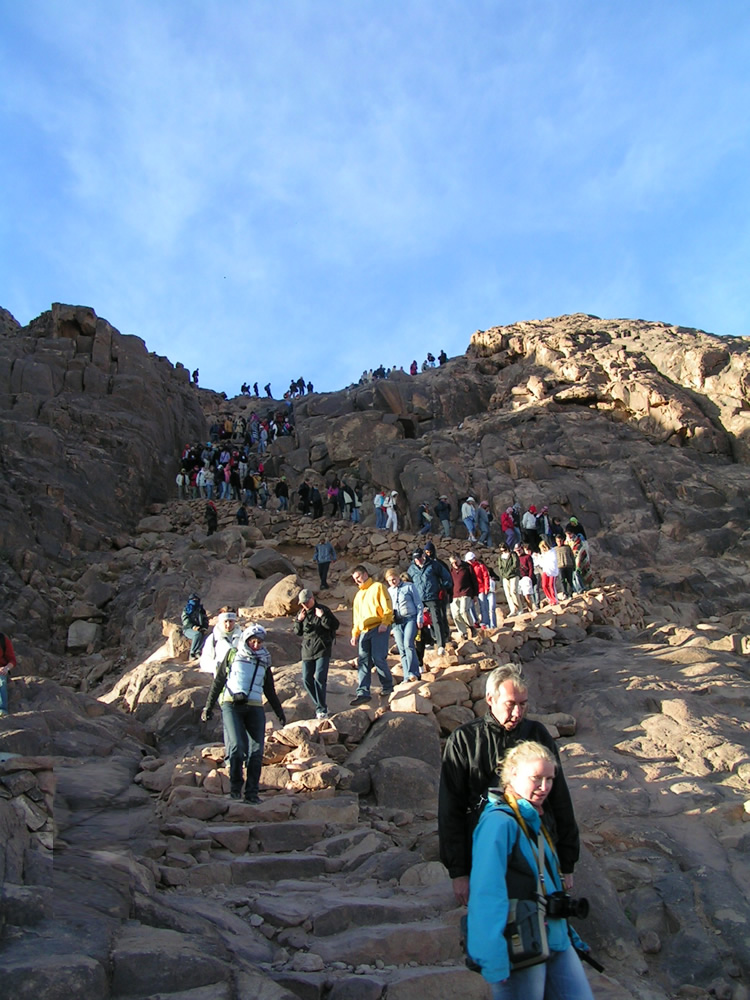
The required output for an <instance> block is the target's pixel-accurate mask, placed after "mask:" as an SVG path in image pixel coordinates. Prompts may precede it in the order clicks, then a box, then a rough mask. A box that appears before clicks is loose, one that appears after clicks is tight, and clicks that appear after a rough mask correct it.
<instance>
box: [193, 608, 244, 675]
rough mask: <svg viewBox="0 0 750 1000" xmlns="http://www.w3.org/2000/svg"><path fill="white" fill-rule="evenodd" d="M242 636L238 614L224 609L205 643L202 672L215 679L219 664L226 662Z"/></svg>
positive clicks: (230, 609) (202, 654)
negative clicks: (238, 623)
mask: <svg viewBox="0 0 750 1000" xmlns="http://www.w3.org/2000/svg"><path fill="white" fill-rule="evenodd" d="M241 635H242V629H241V628H240V627H239V626H238V625H237V612H236V611H235V610H234V608H226V607H225V608H222V609H221V611H220V612H219V618H218V621H217V622H216V624H215V625H214V628H213V631H212V632H211V634H210V635H209V636H207V638H206V641H205V642H204V643H203V650H202V652H201V659H200V669H201V671H202V672H203V673H205V674H211V676H212V677H215V676H216V671H217V669H218V667H219V664H220V663H223V662H224V660H225V659H226V655H227V653H228V652H229V650H230V649H231V648H232V647H233V646H234V647H236V646H237V642H238V641H239V639H240V636H241Z"/></svg>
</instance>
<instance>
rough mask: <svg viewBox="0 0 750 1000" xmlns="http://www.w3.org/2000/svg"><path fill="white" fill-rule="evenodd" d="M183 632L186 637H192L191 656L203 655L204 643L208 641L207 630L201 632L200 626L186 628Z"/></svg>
mask: <svg viewBox="0 0 750 1000" xmlns="http://www.w3.org/2000/svg"><path fill="white" fill-rule="evenodd" d="M182 634H183V635H184V636H185V638H186V639H190V640H191V642H190V656H191V658H195V657H196V656H200V655H201V650H202V649H203V643H204V642H205V641H206V636H207V635H208V633H207V632H201V630H200V629H199V628H184V629H183V630H182Z"/></svg>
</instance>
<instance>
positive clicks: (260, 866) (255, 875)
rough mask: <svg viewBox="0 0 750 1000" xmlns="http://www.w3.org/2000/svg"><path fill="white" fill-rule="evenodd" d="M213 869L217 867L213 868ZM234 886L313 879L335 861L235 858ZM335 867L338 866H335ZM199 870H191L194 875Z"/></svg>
mask: <svg viewBox="0 0 750 1000" xmlns="http://www.w3.org/2000/svg"><path fill="white" fill-rule="evenodd" d="M210 867H214V866H213V865H211V866H210ZM217 867H229V870H230V872H231V882H232V885H246V884H247V883H248V882H278V881H280V880H282V879H312V878H317V877H318V876H319V875H326V874H328V873H330V871H331V869H332V864H331V859H330V858H327V857H326V856H325V855H322V854H271V855H269V856H265V855H262V854H259V855H248V856H247V857H242V858H234V859H233V860H232V862H231V863H230V865H229V866H223V865H217ZM333 867H335V865H334V866H333ZM194 871H195V869H194V868H193V869H191V870H190V874H192V872H194Z"/></svg>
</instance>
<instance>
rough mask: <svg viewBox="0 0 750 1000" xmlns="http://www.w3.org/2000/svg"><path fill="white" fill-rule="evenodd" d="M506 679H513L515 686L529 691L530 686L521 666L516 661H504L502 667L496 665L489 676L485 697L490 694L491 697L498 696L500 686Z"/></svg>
mask: <svg viewBox="0 0 750 1000" xmlns="http://www.w3.org/2000/svg"><path fill="white" fill-rule="evenodd" d="M506 681H512V682H513V687H514V688H517V689H518V690H519V691H524V692H527V691H528V690H529V686H528V684H527V683H526V680H525V679H524V676H523V674H522V673H521V670H520V668H519V667H517V666H516V664H515V663H504V664H503V665H502V666H501V667H495V669H494V670H493V671H492V673H491V674H490V676H489V677H488V678H487V687H486V688H485V697H486V695H489V696H490V697H491V698H496V697H497V695H498V692H499V690H500V688H501V687H502V685H503V684H505V682H506Z"/></svg>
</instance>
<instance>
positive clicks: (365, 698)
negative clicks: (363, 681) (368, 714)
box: [349, 694, 372, 708]
mask: <svg viewBox="0 0 750 1000" xmlns="http://www.w3.org/2000/svg"><path fill="white" fill-rule="evenodd" d="M369 701H372V696H371V695H369V694H358V695H357V697H356V698H355V699H354V700H353V701H350V702H349V704H350V706H351V707H352V708H356V707H357V705H366V704H367V703H368V702H369Z"/></svg>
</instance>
